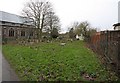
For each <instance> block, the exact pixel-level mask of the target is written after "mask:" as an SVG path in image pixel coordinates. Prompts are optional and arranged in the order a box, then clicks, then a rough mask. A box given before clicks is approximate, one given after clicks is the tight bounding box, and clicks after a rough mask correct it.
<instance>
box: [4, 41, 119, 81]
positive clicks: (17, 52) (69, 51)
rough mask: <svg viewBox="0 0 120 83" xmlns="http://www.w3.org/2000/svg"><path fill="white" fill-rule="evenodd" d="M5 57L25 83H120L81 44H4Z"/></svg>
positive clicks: (80, 42)
mask: <svg viewBox="0 0 120 83" xmlns="http://www.w3.org/2000/svg"><path fill="white" fill-rule="evenodd" d="M3 54H4V56H5V57H6V59H7V60H8V61H9V62H10V64H11V66H12V67H13V68H14V69H15V71H16V72H17V74H18V76H19V78H20V79H21V80H22V81H28V80H29V81H41V80H46V81H58V80H64V81H71V80H74V81H85V80H88V81H89V80H95V81H108V80H113V81H115V80H117V79H118V78H117V77H116V76H115V74H114V73H112V72H110V71H106V70H105V68H104V67H103V66H102V65H101V63H100V61H99V59H98V58H97V56H96V55H95V54H94V53H93V52H92V51H91V50H89V49H88V48H86V47H85V43H84V42H82V41H75V42H72V43H71V42H67V43H66V45H65V46H61V45H60V43H59V42H54V43H40V44H37V45H32V46H20V45H10V44H7V45H3Z"/></svg>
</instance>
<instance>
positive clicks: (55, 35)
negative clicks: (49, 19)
mask: <svg viewBox="0 0 120 83" xmlns="http://www.w3.org/2000/svg"><path fill="white" fill-rule="evenodd" d="M58 35H59V33H58V29H57V28H53V29H52V31H51V36H52V38H57V37H58Z"/></svg>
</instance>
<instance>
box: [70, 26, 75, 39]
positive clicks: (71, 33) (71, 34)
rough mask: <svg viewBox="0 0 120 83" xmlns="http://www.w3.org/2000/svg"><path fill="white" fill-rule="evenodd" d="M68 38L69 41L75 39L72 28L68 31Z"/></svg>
mask: <svg viewBox="0 0 120 83" xmlns="http://www.w3.org/2000/svg"><path fill="white" fill-rule="evenodd" d="M69 37H70V38H71V39H74V38H75V33H74V29H73V28H71V29H70V31H69Z"/></svg>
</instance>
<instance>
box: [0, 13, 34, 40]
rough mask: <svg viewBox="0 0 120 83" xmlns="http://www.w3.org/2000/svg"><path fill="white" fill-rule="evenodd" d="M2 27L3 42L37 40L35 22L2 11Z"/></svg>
mask: <svg viewBox="0 0 120 83" xmlns="http://www.w3.org/2000/svg"><path fill="white" fill-rule="evenodd" d="M1 26H2V40H3V41H6V40H7V41H11V40H15V39H27V38H36V29H35V28H34V25H33V20H32V19H29V18H26V17H22V16H18V15H15V14H10V13H7V12H4V11H0V27H1Z"/></svg>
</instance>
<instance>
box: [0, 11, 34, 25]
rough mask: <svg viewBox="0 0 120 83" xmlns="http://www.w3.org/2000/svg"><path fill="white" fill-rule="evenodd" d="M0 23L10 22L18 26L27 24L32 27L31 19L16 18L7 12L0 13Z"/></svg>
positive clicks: (16, 16)
mask: <svg viewBox="0 0 120 83" xmlns="http://www.w3.org/2000/svg"><path fill="white" fill-rule="evenodd" d="M0 21H5V22H11V23H19V24H27V25H33V23H32V21H33V20H32V19H29V18H26V17H22V16H18V15H15V14H11V13H8V12H4V11H0Z"/></svg>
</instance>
